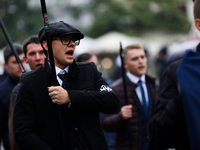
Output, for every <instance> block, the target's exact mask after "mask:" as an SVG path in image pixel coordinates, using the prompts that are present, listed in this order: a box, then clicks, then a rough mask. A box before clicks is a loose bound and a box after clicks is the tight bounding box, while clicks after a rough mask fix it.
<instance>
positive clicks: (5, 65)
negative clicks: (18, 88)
mask: <svg viewBox="0 0 200 150" xmlns="http://www.w3.org/2000/svg"><path fill="white" fill-rule="evenodd" d="M3 66H4V68H5V70H6V72H8V65H7V64H6V63H4V64H3Z"/></svg>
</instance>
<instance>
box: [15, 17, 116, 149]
mask: <svg viewBox="0 0 200 150" xmlns="http://www.w3.org/2000/svg"><path fill="white" fill-rule="evenodd" d="M49 28H50V36H51V39H52V49H53V54H54V62H55V71H56V78H57V84H58V85H53V82H52V72H51V67H50V65H49V53H48V46H47V41H46V36H45V30H44V27H43V28H42V29H40V31H39V34H38V37H39V40H40V43H41V45H42V47H43V49H44V53H45V55H46V56H47V59H46V60H45V65H44V66H43V67H40V68H38V69H36V70H34V71H32V72H30V73H26V74H24V75H23V76H22V77H21V80H20V88H19V92H18V95H17V98H16V103H15V106H14V112H13V130H14V137H15V141H16V144H17V145H18V146H19V148H20V149H21V150H86V149H87V150H108V145H107V143H106V139H105V136H104V133H103V130H102V128H101V125H100V120H99V112H102V113H114V112H115V111H116V109H117V106H118V103H119V99H118V97H117V96H116V94H115V93H114V92H113V91H112V89H111V88H110V87H109V86H108V84H107V83H106V82H105V81H104V80H103V78H102V77H101V73H100V72H99V71H98V70H97V68H96V66H95V64H94V63H93V62H87V63H77V62H76V61H75V60H74V51H75V47H76V46H78V45H79V43H80V39H83V38H84V35H83V33H82V32H81V31H80V30H78V29H77V28H75V27H73V26H71V25H69V24H67V23H65V22H63V21H61V22H56V23H51V24H49ZM47 60H48V61H47Z"/></svg>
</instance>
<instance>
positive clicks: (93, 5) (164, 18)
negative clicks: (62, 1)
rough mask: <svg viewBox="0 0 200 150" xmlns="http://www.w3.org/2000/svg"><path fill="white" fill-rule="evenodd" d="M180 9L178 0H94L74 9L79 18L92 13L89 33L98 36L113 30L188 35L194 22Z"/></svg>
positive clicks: (131, 32)
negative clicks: (158, 31) (156, 31)
mask: <svg viewBox="0 0 200 150" xmlns="http://www.w3.org/2000/svg"><path fill="white" fill-rule="evenodd" d="M179 6H180V1H177V0H168V1H166V0H92V1H90V3H89V4H87V5H83V6H77V8H76V9H73V10H74V14H76V15H75V16H74V17H77V18H78V17H81V16H82V14H83V12H84V11H85V10H87V11H89V12H90V13H91V14H92V16H93V23H92V24H91V26H90V27H89V28H88V29H87V30H86V31H87V32H86V33H87V34H88V35H89V36H91V37H98V36H100V35H102V34H104V33H106V32H108V31H112V30H116V31H119V32H123V33H126V34H130V35H133V34H140V33H142V32H145V31H149V30H165V31H172V32H188V30H189V29H190V23H189V21H188V19H187V16H186V14H185V13H184V12H183V11H182V10H181V9H179ZM80 7H81V8H80ZM76 10H78V11H76ZM81 10H82V13H81ZM77 14H79V15H77Z"/></svg>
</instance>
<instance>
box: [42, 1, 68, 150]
mask: <svg viewBox="0 0 200 150" xmlns="http://www.w3.org/2000/svg"><path fill="white" fill-rule="evenodd" d="M40 2H41V8H42V14H43V20H44V29H45V33H46V39H47V46H48V52H49V59H50V65H51V71H52V81H53V85H58V83H57V78H56V71H55V64H54V56H53V49H52V44H51V35H50V29H49V19H48V16H47V9H46V4H45V0H40ZM57 111H58V117H59V121H60V129H61V135H62V140H63V148H64V150H66V149H67V148H66V144H65V143H66V142H67V141H66V138H65V130H64V126H63V120H62V114H61V110H60V107H59V106H57Z"/></svg>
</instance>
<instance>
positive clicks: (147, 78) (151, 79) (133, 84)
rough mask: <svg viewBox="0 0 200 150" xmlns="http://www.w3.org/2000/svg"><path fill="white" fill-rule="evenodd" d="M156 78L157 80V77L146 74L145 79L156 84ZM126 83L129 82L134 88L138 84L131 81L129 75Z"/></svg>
mask: <svg viewBox="0 0 200 150" xmlns="http://www.w3.org/2000/svg"><path fill="white" fill-rule="evenodd" d="M155 80H156V79H155V78H153V77H151V76H149V75H147V74H145V81H146V82H147V83H150V84H152V85H154V84H155ZM126 83H127V85H128V86H130V87H133V88H134V89H135V88H136V87H137V86H138V84H135V83H133V82H131V81H130V80H129V78H128V77H127V76H126Z"/></svg>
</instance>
